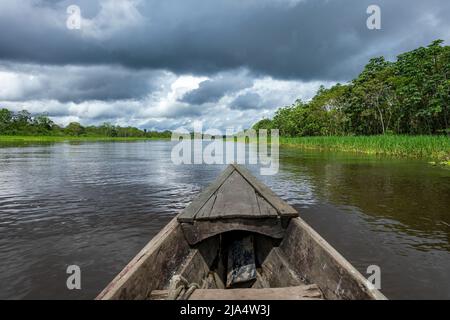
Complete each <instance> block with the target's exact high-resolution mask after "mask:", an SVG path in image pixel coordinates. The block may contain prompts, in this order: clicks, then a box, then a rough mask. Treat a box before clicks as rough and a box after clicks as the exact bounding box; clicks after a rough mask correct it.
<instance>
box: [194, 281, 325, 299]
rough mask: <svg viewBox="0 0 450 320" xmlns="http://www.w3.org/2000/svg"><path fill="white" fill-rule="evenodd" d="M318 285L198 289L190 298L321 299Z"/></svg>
mask: <svg viewBox="0 0 450 320" xmlns="http://www.w3.org/2000/svg"><path fill="white" fill-rule="evenodd" d="M321 299H322V293H321V292H320V289H319V287H317V285H314V284H312V285H302V286H296V287H287V288H263V289H251V288H250V289H197V290H195V291H194V293H193V294H192V295H191V297H190V298H189V300H321Z"/></svg>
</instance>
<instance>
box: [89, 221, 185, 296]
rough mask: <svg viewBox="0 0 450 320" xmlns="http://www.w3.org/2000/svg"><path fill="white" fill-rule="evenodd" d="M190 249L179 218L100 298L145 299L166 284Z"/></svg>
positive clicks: (162, 231)
mask: <svg viewBox="0 0 450 320" xmlns="http://www.w3.org/2000/svg"><path fill="white" fill-rule="evenodd" d="M189 252H190V247H189V245H188V243H187V242H186V241H185V239H184V235H183V232H182V230H181V228H180V224H179V223H178V221H177V219H176V218H175V219H173V220H172V221H171V222H170V223H169V224H168V225H167V226H166V227H164V229H163V230H161V231H160V232H159V233H158V234H157V235H156V236H155V237H154V238H153V239H152V240H151V241H150V242H149V243H148V244H147V245H146V246H145V247H144V248H143V249H142V250H141V252H139V253H138V254H137V255H136V257H134V258H133V260H131V262H130V263H129V264H128V265H127V266H126V267H125V268H124V269H123V270H122V271H121V272H120V273H119V274H118V275H117V276H116V277H115V278H114V280H113V281H111V283H110V284H109V285H108V286H107V287H106V288H105V289H104V290H103V291H102V292H101V293H100V294H99V295H98V296H97V298H96V299H97V300H116V299H124V300H143V299H147V298H148V297H149V295H150V292H152V291H153V290H155V289H158V288H161V287H164V286H165V285H166V284H167V283H168V281H169V280H170V278H171V276H172V273H173V272H175V270H177V269H178V268H179V267H180V265H181V264H182V263H183V261H184V260H185V258H186V257H187V256H188V254H189Z"/></svg>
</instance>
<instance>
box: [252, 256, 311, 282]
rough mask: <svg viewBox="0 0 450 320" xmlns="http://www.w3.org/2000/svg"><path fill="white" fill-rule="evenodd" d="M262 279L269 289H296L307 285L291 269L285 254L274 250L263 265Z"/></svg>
mask: <svg viewBox="0 0 450 320" xmlns="http://www.w3.org/2000/svg"><path fill="white" fill-rule="evenodd" d="M261 278H263V279H264V283H267V284H268V285H267V287H272V288H278V287H294V286H299V285H305V284H306V283H305V282H304V280H303V279H302V278H301V277H300V276H299V275H298V274H297V273H296V272H295V271H294V270H292V268H291V267H290V265H289V263H288V262H287V261H286V259H285V257H284V254H283V252H282V251H281V250H280V249H279V248H273V249H272V250H271V251H270V253H269V255H268V256H267V257H266V259H265V260H264V262H263V263H262V264H261Z"/></svg>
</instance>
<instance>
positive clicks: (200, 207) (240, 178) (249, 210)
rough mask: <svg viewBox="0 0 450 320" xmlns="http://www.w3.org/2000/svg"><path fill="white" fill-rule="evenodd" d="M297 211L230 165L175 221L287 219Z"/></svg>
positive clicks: (248, 173) (265, 187)
mask: <svg viewBox="0 0 450 320" xmlns="http://www.w3.org/2000/svg"><path fill="white" fill-rule="evenodd" d="M296 216H298V212H297V211H296V210H295V209H294V208H293V207H291V206H290V205H288V204H287V203H286V202H284V201H283V200H282V199H280V198H279V197H278V196H277V195H276V194H274V193H273V192H272V191H271V190H270V189H269V188H268V187H267V186H265V185H264V184H263V183H261V182H260V181H258V180H257V179H256V178H255V177H253V176H252V175H251V173H250V172H249V171H248V170H247V169H245V168H244V167H241V166H239V165H234V164H231V165H229V166H228V167H227V168H226V169H225V171H224V172H223V173H222V174H221V175H220V176H219V178H217V179H216V181H214V182H213V183H212V184H211V185H210V186H209V187H207V188H206V189H205V190H204V191H203V192H202V193H201V194H200V196H199V197H198V198H196V199H195V200H194V201H193V202H192V203H191V204H190V205H189V206H188V207H187V208H186V209H185V210H184V211H183V212H182V213H181V214H180V215H179V216H178V221H180V222H184V223H193V222H194V221H203V220H216V219H234V218H248V219H264V218H274V219H275V218H278V217H282V218H286V217H287V218H290V217H296Z"/></svg>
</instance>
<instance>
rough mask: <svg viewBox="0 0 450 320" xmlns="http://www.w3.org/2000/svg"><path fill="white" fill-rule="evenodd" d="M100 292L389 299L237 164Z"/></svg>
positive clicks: (104, 295) (156, 296)
mask: <svg viewBox="0 0 450 320" xmlns="http://www.w3.org/2000/svg"><path fill="white" fill-rule="evenodd" d="M97 299H99V300H111V299H150V300H152V299H153V300H166V299H167V300H171V299H172V300H175V299H177V300H187V299H190V300H205V299H206V300H240V299H244V300H267V299H268V300H272V299H273V300H311V299H314V300H315V299H371V300H382V299H386V298H385V296H384V295H383V294H382V293H381V292H380V291H378V290H377V289H375V288H373V287H371V286H370V284H369V283H368V281H367V280H366V279H365V278H364V277H363V276H362V275H361V274H360V273H359V272H358V271H357V270H356V269H355V268H354V267H353V266H352V265H351V264H350V263H349V262H348V261H347V260H345V258H343V257H342V256H341V255H340V254H339V253H338V252H337V251H336V250H335V249H334V248H333V247H331V245H330V244H328V243H327V242H326V241H325V240H324V239H323V238H322V237H321V236H320V235H319V234H318V233H317V232H315V231H314V230H313V229H312V228H311V227H310V226H309V225H308V224H306V222H304V221H303V220H302V219H301V218H299V217H298V212H297V211H296V210H295V209H294V208H293V207H291V206H290V205H289V204H287V203H286V202H284V201H283V200H282V199H280V198H279V197H278V196H277V195H275V194H274V193H273V192H272V191H271V190H270V189H269V188H268V187H267V186H265V185H264V184H262V183H261V182H260V181H258V180H257V179H256V178H255V177H254V176H252V175H251V174H250V172H249V171H247V169H245V168H244V167H242V166H238V165H230V166H228V167H227V168H226V169H225V170H224V172H223V173H222V174H221V175H220V176H219V177H218V178H217V180H216V181H215V182H213V183H212V184H211V185H210V186H209V187H207V188H206V189H205V190H204V191H203V192H202V193H201V194H200V195H199V196H198V197H197V198H196V199H195V200H194V201H193V202H192V203H191V204H190V205H189V206H188V207H187V208H186V209H185V210H184V211H183V212H182V213H181V214H179V215H178V216H177V217H175V218H174V219H173V220H172V221H171V222H170V223H169V224H168V225H167V226H166V227H165V228H164V229H163V230H162V231H161V232H160V233H159V234H158V235H156V236H155V237H154V238H153V239H152V240H151V241H150V242H149V243H148V244H147V245H146V246H145V248H144V249H143V250H142V251H141V252H140V253H139V254H138V255H137V256H136V257H135V258H134V259H133V260H132V261H131V262H130V263H129V264H128V265H127V266H126V267H125V268H124V269H123V270H122V272H120V273H119V274H118V275H117V276H116V278H115V279H114V280H113V281H112V282H111V283H110V284H109V285H108V286H107V287H106V288H105V289H104V290H103V291H102V292H101V293H100V294H99V295H98V297H97Z"/></svg>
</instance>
